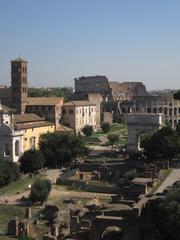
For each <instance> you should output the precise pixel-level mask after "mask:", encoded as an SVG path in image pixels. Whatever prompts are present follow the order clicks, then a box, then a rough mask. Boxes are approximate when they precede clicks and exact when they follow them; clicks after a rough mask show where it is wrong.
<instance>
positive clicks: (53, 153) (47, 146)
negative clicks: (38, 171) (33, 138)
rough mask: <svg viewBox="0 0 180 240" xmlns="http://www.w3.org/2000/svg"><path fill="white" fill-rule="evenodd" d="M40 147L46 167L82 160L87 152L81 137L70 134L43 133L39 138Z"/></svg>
mask: <svg viewBox="0 0 180 240" xmlns="http://www.w3.org/2000/svg"><path fill="white" fill-rule="evenodd" d="M40 149H41V151H42V153H43V155H44V157H45V162H46V166H47V167H57V166H62V165H63V164H64V163H69V162H72V161H79V160H83V159H84V157H85V156H87V155H88V153H89V149H88V148H87V147H86V146H85V143H84V141H83V138H82V137H80V136H76V135H72V134H59V133H47V134H43V135H42V136H41V138H40Z"/></svg>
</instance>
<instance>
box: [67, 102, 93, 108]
mask: <svg viewBox="0 0 180 240" xmlns="http://www.w3.org/2000/svg"><path fill="white" fill-rule="evenodd" d="M64 106H78V107H80V106H96V104H94V103H92V102H89V101H71V102H66V103H64Z"/></svg>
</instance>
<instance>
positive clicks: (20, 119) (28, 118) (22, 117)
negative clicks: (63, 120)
mask: <svg viewBox="0 0 180 240" xmlns="http://www.w3.org/2000/svg"><path fill="white" fill-rule="evenodd" d="M14 121H15V122H16V123H28V122H42V121H44V118H41V117H39V116H38V115H36V114H34V113H26V114H14Z"/></svg>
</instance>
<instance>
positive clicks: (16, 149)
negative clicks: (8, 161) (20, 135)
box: [15, 140, 20, 156]
mask: <svg viewBox="0 0 180 240" xmlns="http://www.w3.org/2000/svg"><path fill="white" fill-rule="evenodd" d="M15 156H20V142H19V140H16V141H15Z"/></svg>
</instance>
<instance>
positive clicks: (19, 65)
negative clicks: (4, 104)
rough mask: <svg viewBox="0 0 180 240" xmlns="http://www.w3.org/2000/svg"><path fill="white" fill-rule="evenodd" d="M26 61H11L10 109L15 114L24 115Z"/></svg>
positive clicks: (25, 102)
mask: <svg viewBox="0 0 180 240" xmlns="http://www.w3.org/2000/svg"><path fill="white" fill-rule="evenodd" d="M27 73H28V70H27V61H25V60H23V59H22V58H17V59H15V60H13V61H11V107H12V108H14V109H16V110H17V113H25V109H26V104H27V98H28V80H27Z"/></svg>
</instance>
